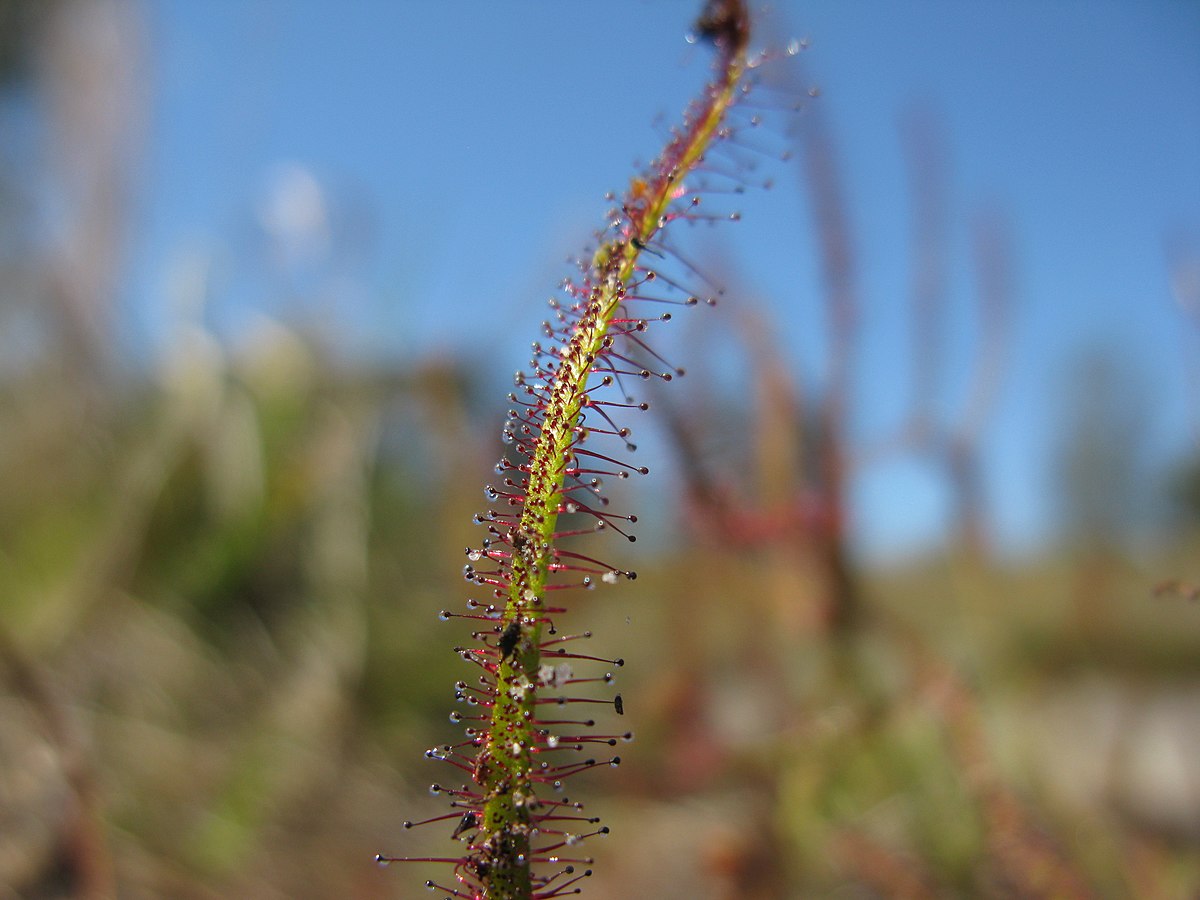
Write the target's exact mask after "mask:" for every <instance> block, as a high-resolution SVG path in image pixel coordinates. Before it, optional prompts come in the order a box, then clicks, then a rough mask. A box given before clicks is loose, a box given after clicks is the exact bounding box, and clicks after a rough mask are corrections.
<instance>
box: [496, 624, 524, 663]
mask: <svg viewBox="0 0 1200 900" xmlns="http://www.w3.org/2000/svg"><path fill="white" fill-rule="evenodd" d="M520 638H521V623H520V622H518V621H517V620H516V619H513V620H512V621H511V622H509V623H508V626H507V627H506V628H505V629H504V631H503V632H502V633H501V634H500V640H499V641H498V642H497V644H498V646H499V647H500V659H501V660H505V659H508V658H509V657H510V656H512V654H513V651H514V650H515V649H516V648H517V641H518V640H520Z"/></svg>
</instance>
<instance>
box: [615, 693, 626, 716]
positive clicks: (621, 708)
mask: <svg viewBox="0 0 1200 900" xmlns="http://www.w3.org/2000/svg"><path fill="white" fill-rule="evenodd" d="M613 706H614V707H616V710H617V715H618V716H623V715H625V701H624V700H622V699H621V695H620V694H617V696H616V697H614V698H613Z"/></svg>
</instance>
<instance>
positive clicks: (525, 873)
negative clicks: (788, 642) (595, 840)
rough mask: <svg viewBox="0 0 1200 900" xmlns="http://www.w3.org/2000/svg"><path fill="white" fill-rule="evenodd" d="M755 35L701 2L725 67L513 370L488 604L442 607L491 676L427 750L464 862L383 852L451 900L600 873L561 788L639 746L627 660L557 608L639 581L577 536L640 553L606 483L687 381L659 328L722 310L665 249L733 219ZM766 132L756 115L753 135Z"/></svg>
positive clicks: (488, 551) (485, 516) (591, 831)
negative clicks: (573, 598)
mask: <svg viewBox="0 0 1200 900" xmlns="http://www.w3.org/2000/svg"><path fill="white" fill-rule="evenodd" d="M749 35H750V22H749V16H748V13H747V11H746V8H745V6H744V4H743V3H742V2H741V0H711V2H709V3H708V4H707V5H706V6H705V8H704V10H703V11H702V13H701V16H700V18H699V20H698V21H697V22H696V24H695V26H694V31H693V36H694V39H695V40H698V41H703V42H706V43H708V44H710V45H711V47H712V49H713V51H714V53H715V55H716V61H715V64H714V65H715V74H714V77H713V79H712V80H711V81H710V82H709V83H708V84H707V86H706V87H705V88H704V90H703V91H702V93H701V94H700V95H699V96H698V97H697V98H696V99H695V100H694V101H693V102H692V103H691V104H690V106H689V108H688V109H687V111H686V113H685V114H684V117H683V121H682V123H681V124H680V125H679V126H677V127H676V128H675V129H674V130H673V132H672V134H671V137H670V139H669V142H668V143H667V145H666V147H665V148H664V149H663V150H662V152H661V154H660V155H659V156H658V158H657V159H656V160H655V161H654V162H653V163H651V164H650V165H649V166H648V168H647V169H646V171H644V172H643V173H641V174H639V175H637V176H635V177H634V178H633V179H632V181H631V182H630V185H629V187H628V189H627V191H626V192H625V195H624V196H623V197H622V198H621V199H620V201H619V203H618V205H616V206H615V207H614V208H613V209H612V210H611V211H610V212H609V213H608V216H607V220H606V227H605V228H604V229H603V230H602V231H601V232H599V233H598V235H597V246H596V249H595V251H594V252H593V253H592V254H591V256H590V258H589V259H586V260H583V261H581V262H580V264H579V268H580V273H579V274H578V275H577V276H576V277H575V278H572V279H568V280H566V281H564V283H563V285H562V294H561V295H560V296H559V297H557V298H555V299H551V301H550V305H551V310H552V312H551V317H550V319H549V320H548V321H547V322H544V323H543V326H542V331H543V334H542V339H541V340H540V341H539V342H536V343H534V344H533V359H532V361H531V363H530V366H529V369H528V370H527V371H524V372H519V373H518V374H517V376H516V385H515V389H514V390H513V391H512V393H510V394H509V395H508V400H509V403H510V407H509V410H508V418H507V421H506V422H505V424H504V428H503V438H504V441H505V443H506V444H507V445H508V448H509V449H508V451H507V452H506V453H505V455H504V457H503V458H502V459H501V460H500V462H499V463H498V464H497V465H496V480H495V481H494V482H493V483H492V484H490V485H488V486H487V488H486V493H487V497H488V499H489V500H490V501H491V503H492V505H491V507H490V508H489V509H487V510H486V511H485V512H482V513H480V514H478V515H477V516H476V517H475V520H476V522H477V523H478V524H479V525H480V526H481V527H482V528H483V529H484V530H485V531H486V536H485V537H484V538H483V539H482V540H481V542H480V544H479V546H478V547H474V548H470V549H468V550H467V559H468V562H467V565H466V567H465V575H466V578H467V580H468V581H469V582H471V583H472V584H474V585H476V586H477V588H478V589H479V591H480V593H482V594H483V596H479V597H472V598H470V599H468V601H467V610H466V612H464V613H452V612H450V611H443V612H442V618H444V619H457V618H462V619H467V620H470V621H472V622H473V623H475V624H476V625H477V628H478V630H476V631H475V632H474V633H473V635H472V639H473V642H474V643H473V644H472V645H471V646H467V647H459V648H457V651H458V652H459V653H460V655H461V656H462V658H463V659H464V660H466V661H467V662H469V663H471V664H473V665H474V666H475V667H476V668H477V669H478V673H477V674H476V676H475V678H474V680H463V681H460V682H458V684H457V685H456V693H455V697H456V699H457V700H458V701H459V702H460V703H461V704H462V707H461V709H460V710H456V711H455V712H454V713H453V714H452V716H451V719H452V720H453V721H455V722H460V723H462V724H464V726H465V735H464V740H463V741H462V742H461V743H458V744H455V745H444V746H439V747H435V748H433V749H432V750H429V751H428V753H427V755H428V756H430V757H431V758H435V759H439V760H444V761H445V762H446V763H448V764H449V765H450V766H452V767H454V768H455V769H456V770H457V771H458V773H459V775H460V776H465V778H466V781H465V783H463V784H461V786H458V787H449V786H445V785H443V784H434V785H433V786H432V791H433V793H434V794H437V795H440V796H444V797H446V798H448V799H449V803H450V807H451V812H449V813H447V814H443V815H439V816H436V817H434V818H433V819H429V820H426V822H423V823H416V824H429V823H435V822H440V823H442V824H444V825H445V826H446V828H447V831H448V833H449V836H450V838H451V839H452V840H454V841H455V842H456V843H457V845H458V850H459V852H458V853H457V854H455V855H449V856H446V857H444V858H436V859H435V858H430V857H420V858H419V859H418V858H416V857H392V856H382V855H381V856H380V857H378V859H379V861H380V862H381V863H384V864H386V863H390V862H397V861H422V862H445V863H448V864H449V865H451V866H452V867H453V877H452V880H453V883H452V884H450V885H445V884H440V883H438V882H434V881H429V882H427V883H426V886H427V887H429V888H430V889H433V890H440V891H444V892H445V893H446V894H447V895H449V896H452V897H468V898H496V900H501V898H503V900H509V898H513V900H516V898H550V897H561V896H564V895H567V894H576V893H580V892H581V890H582V888H581V886H580V882H581V881H582V880H583V879H585V878H586V877H587V876H589V875H590V874H591V869H590V868H589V866H590V865H591V864H592V858H591V857H590V856H588V855H587V854H586V852H585V851H584V849H583V848H582V847H581V844H583V843H584V842H585V840H586V839H588V838H591V837H595V836H596V835H599V834H604V833H606V832H607V830H608V829H607V828H606V827H604V826H601V825H600V824H599V819H598V818H595V817H591V816H588V815H587V814H586V813H585V812H584V807H583V804H582V803H579V802H573V801H572V800H571V799H569V798H568V797H567V796H566V795H565V793H564V785H565V783H566V782H567V781H568V780H569V779H570V778H571V776H573V775H575V774H577V773H579V772H583V771H586V770H589V769H592V768H595V767H607V766H617V765H618V764H619V763H620V757H619V756H617V755H615V754H614V753H613V752H612V748H615V747H616V746H617V745H618V744H620V743H621V742H623V741H627V740H630V739H632V734H631V733H629V732H626V731H622V730H621V729H620V728H619V727H611V726H610V727H607V728H606V727H604V726H603V725H601V724H598V721H597V719H596V718H595V717H594V716H597V715H598V716H600V717H601V720H602V721H607V722H617V721H619V717H620V716H621V715H623V713H624V708H623V707H624V704H623V701H622V698H621V695H620V694H614V693H612V692H611V688H610V685H611V684H612V682H613V680H614V679H613V674H612V672H611V671H605V669H608V668H615V667H618V666H620V665H622V660H620V659H603V658H600V657H596V656H591V655H587V654H585V653H582V652H579V651H578V649H577V648H579V647H580V646H581V642H582V641H583V640H584V639H586V638H589V637H590V636H591V635H590V632H584V633H582V634H570V635H568V634H563V633H560V632H559V630H558V628H556V626H555V616H556V615H559V614H561V613H563V612H565V611H566V606H565V605H564V603H565V601H564V600H563V599H560V598H562V597H564V591H565V590H567V589H571V588H592V587H594V586H596V584H597V583H601V584H604V585H608V584H614V583H616V582H619V581H621V580H622V579H632V578H634V577H636V576H635V573H634V572H632V571H628V570H625V569H622V568H621V567H619V566H616V565H612V564H610V563H608V562H606V561H602V560H600V559H598V558H596V557H593V556H589V555H585V554H583V553H580V552H577V551H576V550H572V549H568V548H569V546H570V545H571V539H572V538H578V537H580V536H582V535H590V534H593V533H595V532H607V533H612V534H614V535H615V536H616V537H617V538H618V539H625V540H629V541H632V540H634V536H633V534H632V531H631V526H633V524H634V523H635V522H636V521H637V518H636V516H634V515H632V514H628V513H622V512H616V511H613V510H611V509H610V508H609V504H608V499H607V498H606V496H605V494H604V482H605V480H606V479H617V480H625V479H632V478H636V477H640V476H643V475H646V474H647V469H646V468H645V467H643V466H638V465H635V464H633V463H631V462H629V461H628V459H627V457H628V456H629V454H631V453H632V452H633V450H634V449H635V448H634V446H633V445H632V444H631V443H630V442H629V440H628V438H629V435H630V429H629V428H628V426H626V425H624V424H622V422H623V421H624V420H625V419H626V417H627V416H631V415H635V414H637V413H639V412H641V411H645V410H647V409H648V408H649V404H648V403H646V402H645V401H644V400H640V399H638V398H636V397H635V396H634V392H633V386H634V385H635V384H636V383H638V382H643V381H650V380H655V379H657V380H661V381H671V380H672V379H673V378H674V377H676V376H678V375H682V374H683V372H682V370H681V369H677V368H675V367H673V366H672V365H670V364H669V363H667V362H666V361H665V360H664V359H663V358H662V357H661V356H659V355H658V354H657V353H656V352H655V351H654V350H653V349H651V347H650V345H649V343H648V342H647V332H648V330H649V329H650V327H651V326H652V325H653V324H655V323H659V322H666V321H668V320H669V319H670V318H671V315H672V312H671V310H673V309H676V308H678V307H687V306H695V305H698V304H701V303H709V304H711V303H715V302H716V300H715V296H714V294H715V293H719V291H708V290H693V289H694V288H696V287H697V286H699V285H701V284H704V283H705V282H704V278H703V276H702V275H701V274H700V273H699V272H697V271H696V270H695V269H694V268H693V267H692V266H691V265H690V264H688V263H687V262H686V261H685V260H684V259H683V257H681V256H679V254H677V253H675V252H674V251H673V250H672V249H671V248H672V246H673V245H672V244H669V243H668V242H667V241H666V239H665V238H666V232H667V231H668V230H671V229H674V228H677V227H678V225H677V224H676V223H679V222H697V221H713V220H716V219H728V218H737V214H736V213H731V212H729V211H710V210H709V209H708V204H706V203H705V202H703V198H704V196H705V194H706V193H708V192H713V193H716V192H717V191H719V190H728V188H729V186H730V185H729V183H728V182H729V180H730V179H732V180H734V181H737V178H738V176H737V175H736V173H732V174H731V173H730V172H729V171H728V168H727V167H725V168H722V167H720V166H716V165H710V164H709V163H707V162H706V154H709V153H710V151H711V150H713V148H714V147H715V146H717V145H718V144H719V143H720V142H726V141H730V140H732V139H734V137H735V132H736V128H735V127H734V126H733V125H731V124H730V123H729V114H730V112H731V110H733V109H734V108H735V107H736V106H737V105H738V104H739V102H740V101H742V100H743V98H744V97H745V95H746V93H747V92H748V91H749V90H750V83H749V80H748V79H747V75H748V73H749V72H750V71H751V70H753V69H754V68H755V67H756V65H757V63H758V62H760V61H761V57H755V58H754V59H753V60H748V58H747V45H748V42H749ZM756 123H757V117H749V120H748V124H751V125H752V124H756ZM737 187H738V188H740V184H739V185H737ZM613 199H615V198H613ZM577 668H578V669H579V671H577ZM598 695H599V696H598ZM413 824H414V823H406V827H411V826H412V825H413Z"/></svg>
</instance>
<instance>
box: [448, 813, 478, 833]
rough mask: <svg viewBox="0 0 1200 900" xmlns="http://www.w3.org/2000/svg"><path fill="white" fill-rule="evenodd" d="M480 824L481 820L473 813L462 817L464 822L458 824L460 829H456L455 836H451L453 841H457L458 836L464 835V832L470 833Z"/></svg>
mask: <svg viewBox="0 0 1200 900" xmlns="http://www.w3.org/2000/svg"><path fill="white" fill-rule="evenodd" d="M478 824H479V819H478V818H476V816H475V813H473V812H469V813H467V814H466V815H464V816H463V817H462V821H460V822H459V823H458V827H456V828H455V829H454V834H452V835H450V837H451V839H457V838H458V836H459V835H460V834H462V833H463V832H464V831H470V830H471V829H472V828H474V827H475V826H476V825H478Z"/></svg>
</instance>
